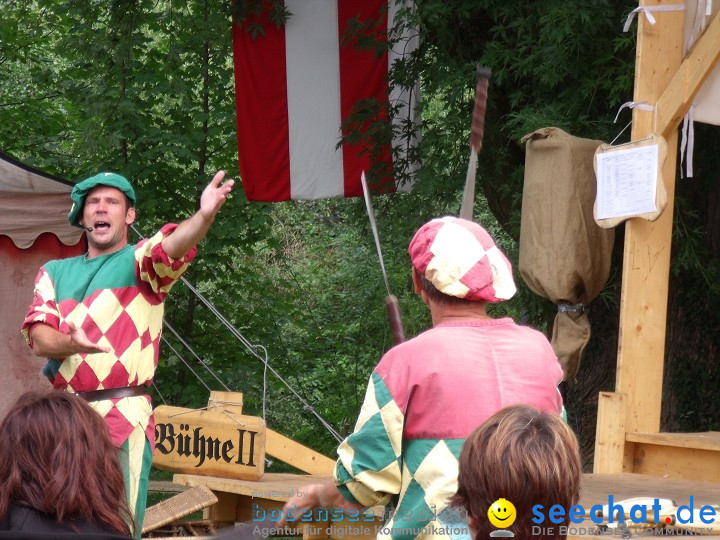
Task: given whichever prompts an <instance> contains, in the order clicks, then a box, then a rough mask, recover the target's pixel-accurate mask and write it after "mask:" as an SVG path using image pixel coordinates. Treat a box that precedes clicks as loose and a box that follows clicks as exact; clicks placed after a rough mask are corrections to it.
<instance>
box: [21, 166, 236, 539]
mask: <svg viewBox="0 0 720 540" xmlns="http://www.w3.org/2000/svg"><path fill="white" fill-rule="evenodd" d="M224 176H225V173H224V172H223V171H220V172H218V173H217V174H216V175H215V177H214V178H213V179H212V181H211V182H210V183H209V184H208V185H207V187H206V188H205V190H204V191H203V193H202V195H201V198H200V209H199V210H198V211H197V212H196V213H195V214H193V216H191V217H190V218H188V219H186V220H185V221H183V222H182V223H180V224H179V225H176V224H168V225H165V226H164V227H162V229H160V231H159V232H158V233H157V234H155V236H153V237H152V238H150V239H149V240H142V241H140V242H139V243H138V244H137V245H129V244H128V231H129V228H130V225H131V224H132V223H133V221H134V220H135V203H136V199H135V191H134V189H133V187H132V186H131V185H130V183H129V182H128V181H127V179H125V178H124V177H122V176H120V175H118V174H114V173H100V174H98V175H96V176H93V177H91V178H87V179H86V180H83V181H82V182H80V183H79V184H77V185H76V186H75V187H74V188H73V190H72V193H71V195H70V197H71V198H72V200H73V206H72V208H71V210H70V213H69V214H68V219H69V220H70V223H71V224H72V225H74V226H76V227H82V228H84V229H85V230H86V233H87V242H88V251H87V253H86V254H85V255H82V256H80V257H74V258H70V259H62V260H54V261H50V262H48V263H46V264H45V265H44V266H43V267H42V268H41V269H40V272H39V273H38V276H37V278H36V281H35V296H34V299H33V303H32V305H31V306H30V308H29V311H28V314H27V317H26V318H25V321H24V322H23V325H22V332H23V334H24V335H25V338H26V340H27V342H28V344H29V345H30V347H31V348H32V350H33V352H34V353H35V354H36V355H38V356H44V357H47V358H48V363H47V364H46V366H45V368H44V370H43V372H44V373H45V375H47V376H48V378H49V379H50V380H51V381H52V383H53V386H54V387H55V388H56V389H57V390H64V391H67V392H72V393H76V394H77V395H78V396H80V397H81V398H84V399H86V400H87V401H88V402H89V403H90V405H91V406H92V407H93V408H94V409H95V410H96V411H97V412H98V414H100V416H102V417H103V418H104V419H105V423H106V424H107V426H108V428H109V430H110V435H111V437H112V440H113V442H114V443H115V444H116V445H117V446H118V447H120V449H121V451H120V459H121V463H122V465H123V470H124V474H125V486H126V490H127V496H128V501H129V505H130V508H131V509H134V511H135V521H136V524H135V535H136V536H137V537H138V538H139V537H140V532H141V530H142V522H143V518H144V515H145V505H146V496H147V484H148V476H149V473H150V465H151V463H152V453H153V448H154V439H155V435H154V420H153V417H152V405H151V400H150V396H148V395H146V393H145V390H146V388H147V386H149V385H150V384H151V382H152V379H153V376H154V374H155V367H156V366H157V362H158V357H159V351H160V335H161V331H162V324H163V323H162V320H163V310H164V306H163V301H164V300H165V297H166V296H167V293H168V292H169V290H170V288H171V287H172V286H173V284H174V283H175V282H176V281H177V280H178V279H180V276H181V275H182V274H183V272H185V270H186V269H187V267H188V264H189V263H190V261H191V260H192V259H193V258H194V257H195V253H196V248H195V246H196V244H197V243H198V242H200V241H201V240H202V239H203V238H204V237H205V235H206V234H207V232H208V230H209V229H210V226H211V225H212V223H213V221H214V220H215V217H216V215H217V213H218V211H219V210H220V208H221V207H222V205H223V204H224V203H225V200H226V198H227V196H228V195H229V193H230V191H231V189H232V186H233V184H234V181H233V180H228V181H227V182H225V183H224V184H221V182H222V180H223V178H224Z"/></svg>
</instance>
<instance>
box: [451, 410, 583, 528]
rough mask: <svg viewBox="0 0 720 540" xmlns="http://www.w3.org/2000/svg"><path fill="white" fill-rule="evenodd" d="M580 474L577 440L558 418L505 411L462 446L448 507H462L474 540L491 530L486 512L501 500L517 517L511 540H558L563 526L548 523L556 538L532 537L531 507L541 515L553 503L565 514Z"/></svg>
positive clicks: (574, 499) (577, 491) (577, 490)
mask: <svg viewBox="0 0 720 540" xmlns="http://www.w3.org/2000/svg"><path fill="white" fill-rule="evenodd" d="M581 475H582V466H581V462H580V453H579V448H578V442H577V438H576V437H575V434H574V433H573V431H572V430H571V429H570V428H569V427H568V425H567V424H566V423H565V422H564V421H563V420H562V419H561V418H560V417H559V416H557V415H554V414H547V413H542V412H539V411H537V410H535V409H533V408H532V407H528V406H526V405H516V406H512V407H507V408H505V409H502V410H501V411H499V412H497V413H495V414H494V415H493V416H491V417H490V418H488V419H487V420H486V421H485V422H484V423H483V424H482V425H481V426H480V427H478V428H476V429H475V430H474V431H473V432H472V433H471V434H470V436H469V437H468V438H467V440H466V441H465V444H464V445H463V449H462V452H461V454H460V470H459V475H458V490H457V493H456V494H455V496H454V497H453V501H452V504H453V505H454V506H458V507H464V508H465V510H466V511H467V513H468V521H469V524H470V527H471V529H472V531H473V535H474V538H476V539H478V540H480V539H483V540H484V539H485V538H488V537H489V534H490V533H491V532H492V531H494V530H495V529H496V528H495V527H494V526H493V525H492V524H491V523H490V522H489V520H488V509H489V508H490V506H491V505H492V504H493V503H494V502H495V501H496V500H498V499H501V498H502V499H506V500H507V501H510V502H511V503H512V504H513V505H514V506H515V509H516V512H517V517H516V519H515V522H514V523H513V525H512V526H510V527H508V528H507V530H509V531H512V532H513V533H514V534H515V538H516V539H521V540H529V539H531V538H533V539H535V538H538V537H540V538H542V537H543V536H544V537H545V538H548V539H549V538H558V539H559V538H562V536H561V535H560V534H559V527H560V525H568V524H569V522H568V521H567V520H566V522H564V523H562V524H558V525H555V524H553V528H554V532H556V533H558V534H554V535H552V534H550V535H534V536H533V535H532V526H533V525H535V523H533V522H532V521H531V518H532V517H533V514H532V507H533V506H535V505H536V504H542V505H543V506H544V508H545V509H546V511H547V509H548V508H549V507H551V506H552V505H555V504H559V505H561V506H562V507H563V508H564V509H565V510H566V512H567V511H568V510H569V509H570V507H571V506H572V505H574V504H576V503H577V501H578V498H579V494H580V478H581ZM566 515H567V514H566ZM548 532H549V531H548Z"/></svg>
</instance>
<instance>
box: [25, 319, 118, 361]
mask: <svg viewBox="0 0 720 540" xmlns="http://www.w3.org/2000/svg"><path fill="white" fill-rule="evenodd" d="M68 328H69V329H70V333H69V334H65V333H63V332H60V331H58V330H55V329H54V328H52V327H50V326H48V325H47V324H43V323H36V324H34V325H33V326H32V327H31V328H30V335H31V336H32V345H31V347H32V350H33V352H34V353H35V354H36V355H37V356H43V357H45V358H58V359H59V358H67V357H68V356H72V355H73V354H79V353H88V354H90V353H100V352H110V347H100V346H99V345H98V344H97V343H93V342H92V341H90V340H89V339H88V337H87V336H86V335H85V332H84V331H83V329H82V328H78V327H77V326H75V325H74V324H73V323H71V322H68Z"/></svg>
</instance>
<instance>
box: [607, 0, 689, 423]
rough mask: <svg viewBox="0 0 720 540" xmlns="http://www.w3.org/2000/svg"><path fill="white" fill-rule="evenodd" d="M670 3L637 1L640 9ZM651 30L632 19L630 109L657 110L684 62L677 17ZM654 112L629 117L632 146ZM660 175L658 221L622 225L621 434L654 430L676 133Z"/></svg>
mask: <svg viewBox="0 0 720 540" xmlns="http://www.w3.org/2000/svg"><path fill="white" fill-rule="evenodd" d="M668 3H669V2H668V1H659V0H642V1H641V2H640V5H641V6H645V7H648V6H652V5H667V4H668ZM653 15H654V17H655V19H656V21H657V23H656V24H655V25H651V24H649V23H648V21H647V18H646V17H644V16H641V17H638V42H637V53H636V64H635V94H634V101H636V102H638V101H646V102H648V103H651V104H655V103H657V100H658V98H659V97H660V95H661V94H662V92H663V91H664V90H665V88H666V87H667V86H668V84H669V83H670V80H671V79H672V77H673V76H674V75H675V72H676V71H677V69H678V67H679V66H680V64H681V62H682V46H683V43H682V42H683V23H684V12H683V11H671V12H657V11H656V12H655V13H654V14H653ZM654 118H655V112H654V111H641V110H638V109H634V110H633V129H632V139H633V140H640V139H643V138H645V137H647V136H648V135H650V134H651V133H652V132H653V123H654V122H653V120H654ZM666 139H667V143H668V156H667V159H666V160H665V165H664V166H663V169H662V174H663V176H664V179H665V185H666V188H667V194H668V204H667V206H666V208H665V211H664V212H663V214H662V215H661V216H660V217H659V218H658V220H657V221H654V222H648V221H645V220H643V219H637V218H635V219H630V220H628V222H627V223H626V225H625V248H624V249H625V251H624V260H623V275H622V292H621V296H620V333H619V339H618V361H617V379H616V390H615V391H616V392H619V393H624V394H626V395H627V411H628V414H627V419H626V429H627V431H648V432H657V431H659V429H660V406H661V401H662V380H663V364H664V356H665V324H666V318H667V294H668V279H669V273H670V243H671V236H672V217H673V208H674V204H673V202H674V198H675V163H676V154H677V152H676V148H677V132H673V133H671V134H670V135H669V136H668V137H666Z"/></svg>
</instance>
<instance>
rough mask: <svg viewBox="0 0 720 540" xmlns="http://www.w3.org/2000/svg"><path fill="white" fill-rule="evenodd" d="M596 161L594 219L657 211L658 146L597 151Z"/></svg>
mask: <svg viewBox="0 0 720 540" xmlns="http://www.w3.org/2000/svg"><path fill="white" fill-rule="evenodd" d="M596 159H597V216H596V217H597V219H608V218H617V217H624V216H637V215H640V214H647V213H650V212H655V211H656V210H657V204H656V199H655V198H656V192H657V179H658V160H659V157H658V145H657V144H652V145H647V146H640V147H635V148H625V149H621V150H610V151H605V152H600V153H598V154H597V155H596Z"/></svg>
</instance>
